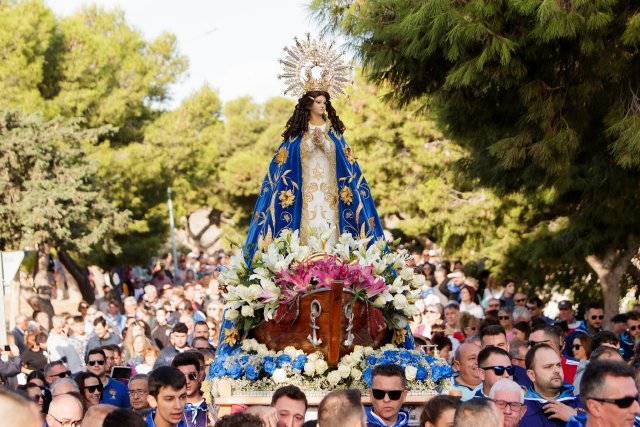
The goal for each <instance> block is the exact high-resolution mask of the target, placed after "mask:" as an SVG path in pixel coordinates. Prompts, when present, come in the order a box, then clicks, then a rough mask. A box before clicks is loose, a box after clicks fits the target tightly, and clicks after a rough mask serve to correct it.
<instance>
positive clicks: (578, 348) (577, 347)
mask: <svg viewBox="0 0 640 427" xmlns="http://www.w3.org/2000/svg"><path fill="white" fill-rule="evenodd" d="M581 348H582V344H574V345H572V346H571V349H572V350H580V349H581Z"/></svg>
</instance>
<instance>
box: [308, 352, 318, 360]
mask: <svg viewBox="0 0 640 427" xmlns="http://www.w3.org/2000/svg"><path fill="white" fill-rule="evenodd" d="M320 354H321V353H318V352H317V351H316V352H315V353H311V354H310V355H309V356H307V360H308V361H309V362H315V361H316V360H318V359H319V358H320Z"/></svg>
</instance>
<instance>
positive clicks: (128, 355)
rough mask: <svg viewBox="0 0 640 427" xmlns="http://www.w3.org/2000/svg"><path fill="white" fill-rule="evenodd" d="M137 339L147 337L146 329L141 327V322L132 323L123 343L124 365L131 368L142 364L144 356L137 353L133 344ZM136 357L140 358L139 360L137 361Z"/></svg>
mask: <svg viewBox="0 0 640 427" xmlns="http://www.w3.org/2000/svg"><path fill="white" fill-rule="evenodd" d="M137 337H145V330H144V327H143V326H142V325H140V323H139V321H135V322H133V323H131V326H129V328H128V330H127V334H126V336H125V338H124V341H123V342H122V350H123V359H124V363H126V364H127V365H129V366H135V365H136V364H137V363H141V362H142V358H143V355H142V354H140V353H136V351H135V349H134V348H133V343H134V341H135V339H136V338H137ZM136 356H139V358H138V359H135V357H136ZM134 359H135V360H134Z"/></svg>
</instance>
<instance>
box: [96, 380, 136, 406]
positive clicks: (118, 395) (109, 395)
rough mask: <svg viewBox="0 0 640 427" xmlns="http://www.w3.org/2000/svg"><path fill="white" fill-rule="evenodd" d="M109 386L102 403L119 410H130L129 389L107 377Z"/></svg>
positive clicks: (106, 387) (103, 394)
mask: <svg viewBox="0 0 640 427" xmlns="http://www.w3.org/2000/svg"><path fill="white" fill-rule="evenodd" d="M107 379H108V380H107V385H106V386H105V388H104V391H103V392H102V399H100V403H107V404H109V405H113V406H117V407H118V408H125V409H126V408H130V407H131V402H130V401H129V389H128V388H127V386H126V385H124V384H123V383H121V382H120V381H117V380H114V379H113V378H111V377H107Z"/></svg>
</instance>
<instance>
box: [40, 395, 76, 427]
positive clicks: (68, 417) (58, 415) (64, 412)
mask: <svg viewBox="0 0 640 427" xmlns="http://www.w3.org/2000/svg"><path fill="white" fill-rule="evenodd" d="M82 413H83V409H82V403H80V401H79V400H78V399H76V398H75V397H73V396H71V395H70V394H62V395H60V396H58V397H56V398H55V399H53V400H52V401H51V404H50V405H49V413H48V414H47V417H46V418H45V419H46V420H47V426H48V427H63V426H68V425H72V426H77V425H79V424H80V422H81V421H82Z"/></svg>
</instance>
